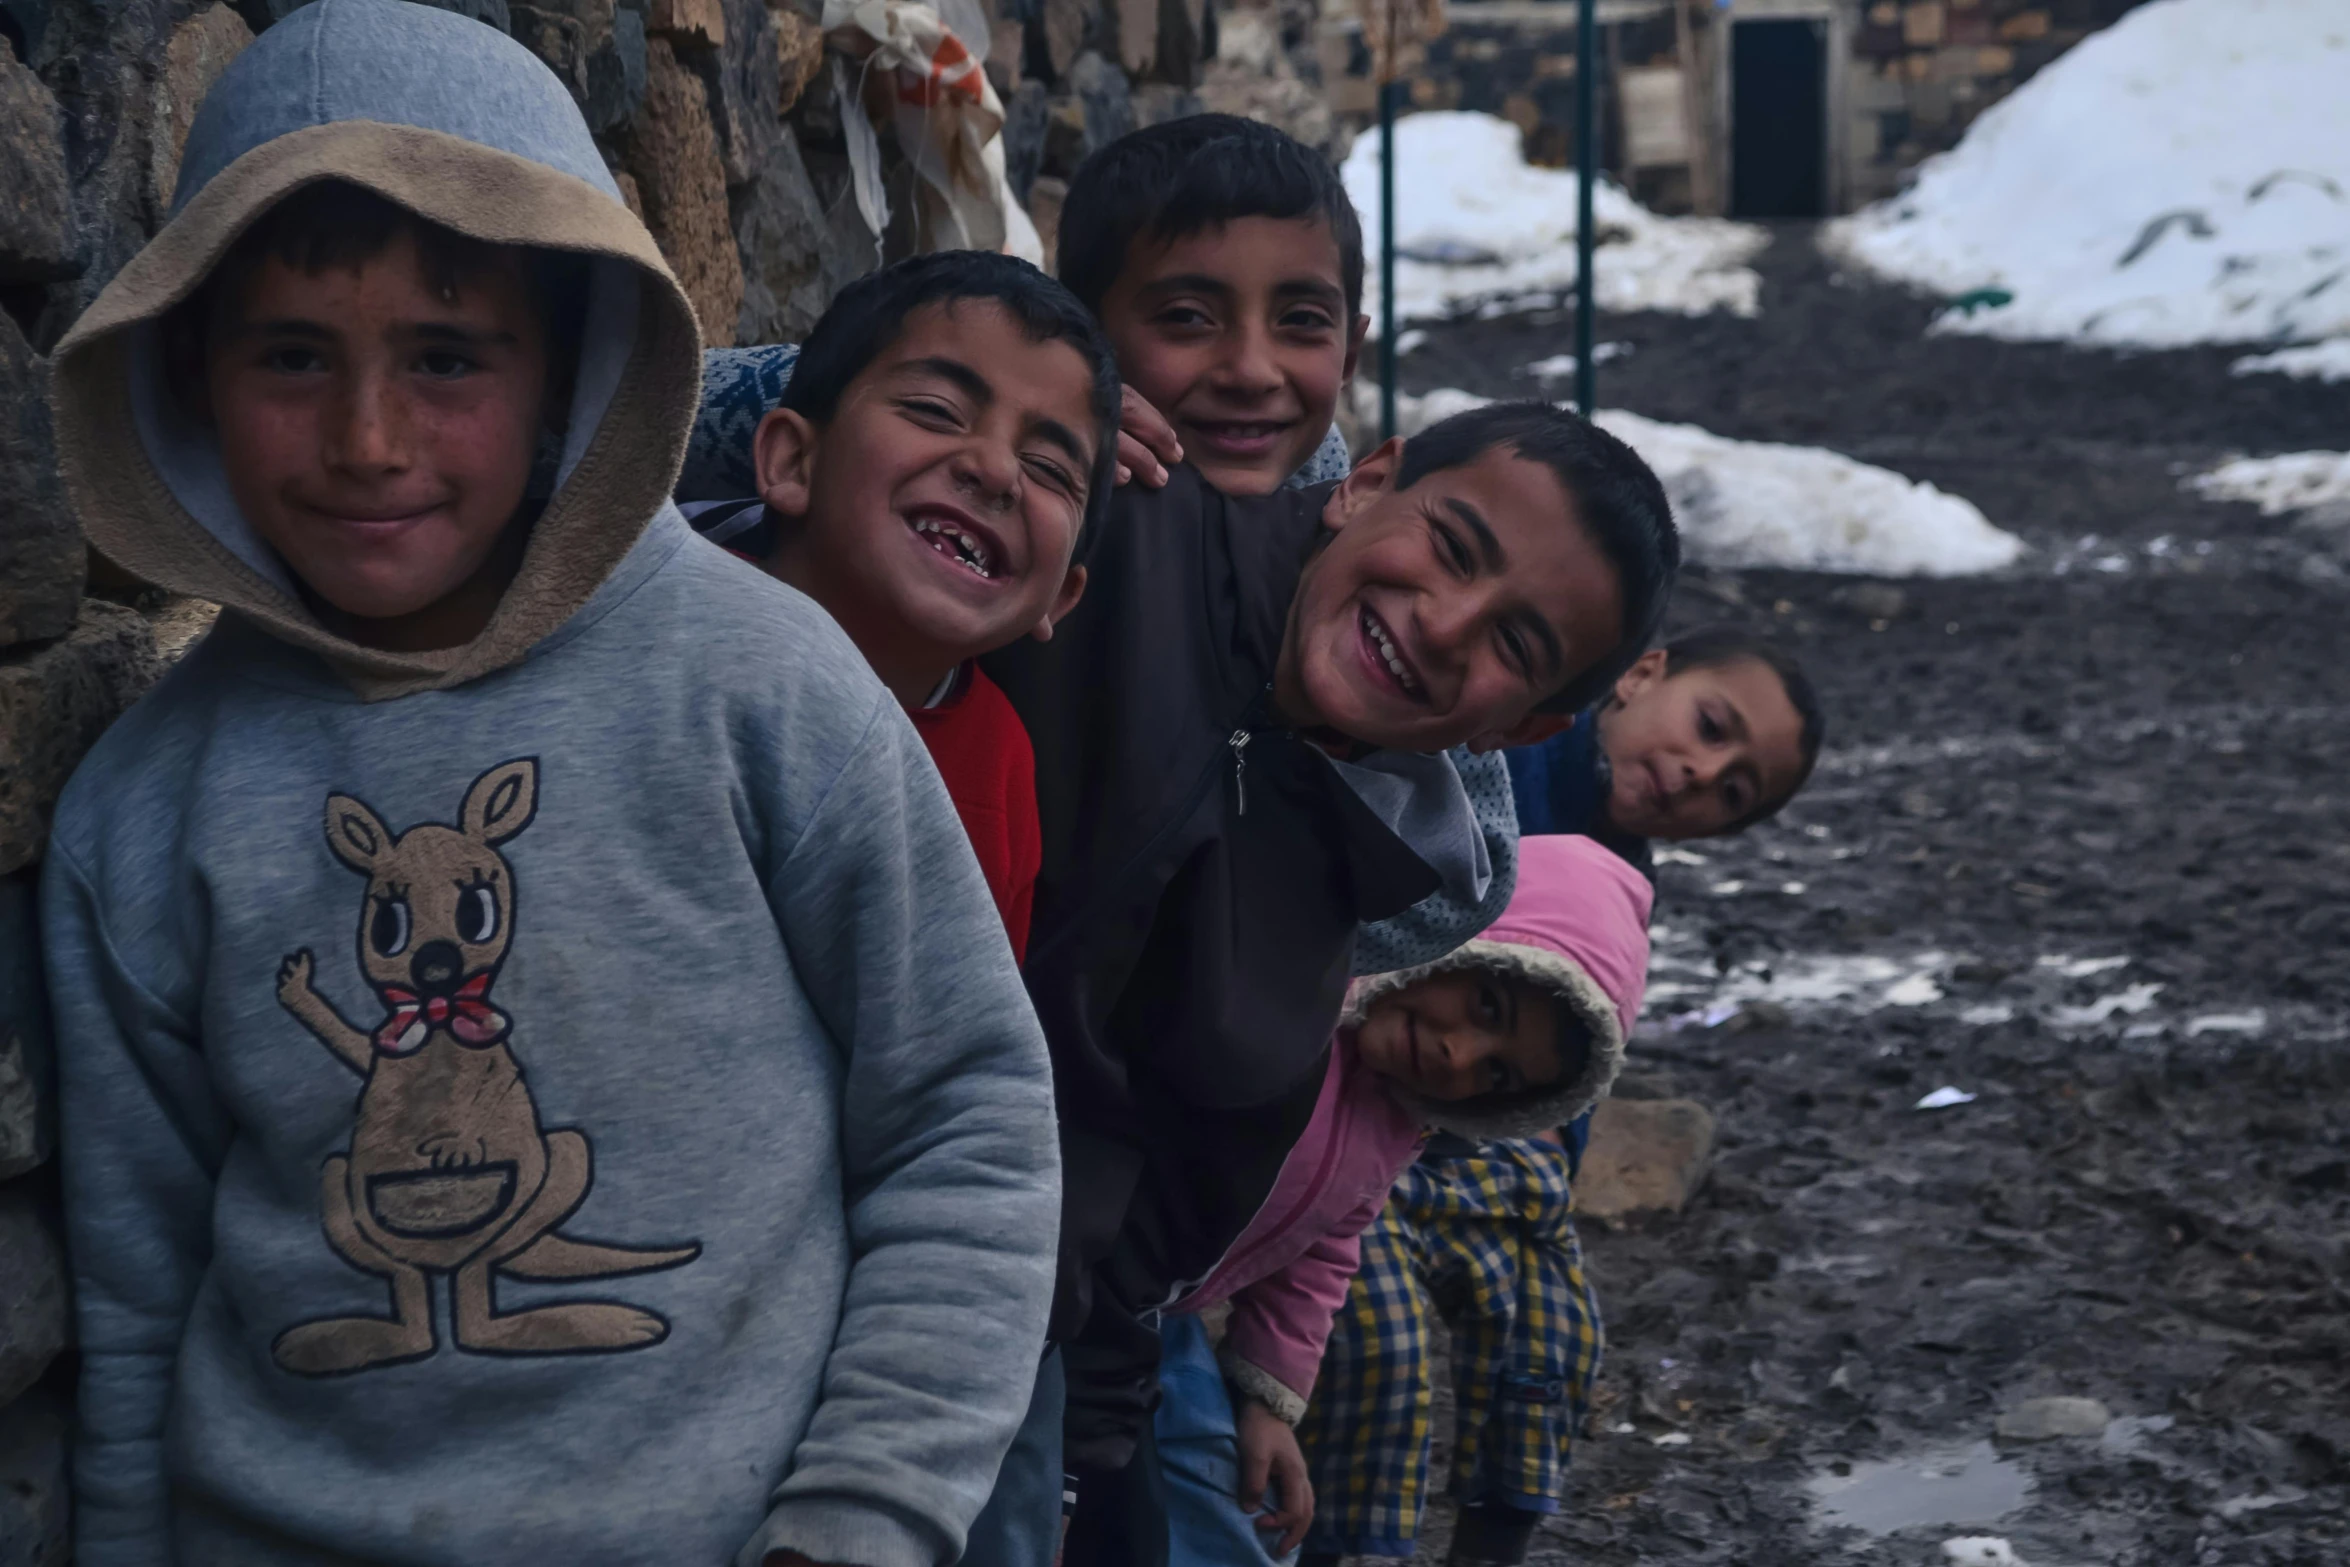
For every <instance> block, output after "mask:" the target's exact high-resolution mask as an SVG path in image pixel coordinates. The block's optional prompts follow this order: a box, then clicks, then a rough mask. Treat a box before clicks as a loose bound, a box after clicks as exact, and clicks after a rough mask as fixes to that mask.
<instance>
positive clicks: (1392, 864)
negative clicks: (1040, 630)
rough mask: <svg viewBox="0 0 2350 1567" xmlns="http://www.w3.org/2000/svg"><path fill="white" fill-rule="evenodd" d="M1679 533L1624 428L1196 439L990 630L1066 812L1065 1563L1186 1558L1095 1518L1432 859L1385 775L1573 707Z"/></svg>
mask: <svg viewBox="0 0 2350 1567" xmlns="http://www.w3.org/2000/svg"><path fill="white" fill-rule="evenodd" d="M1679 557H1680V548H1679V542H1678V538H1677V536H1676V534H1675V532H1674V528H1673V523H1672V516H1671V510H1670V507H1669V505H1668V504H1667V502H1666V500H1665V496H1664V492H1663V489H1662V487H1661V486H1660V485H1659V484H1658V483H1657V481H1656V478H1655V476H1654V475H1653V474H1651V473H1650V472H1649V470H1648V468H1647V467H1646V465H1645V464H1643V463H1642V462H1641V461H1640V459H1639V458H1638V457H1637V456H1635V455H1634V454H1633V453H1632V451H1631V450H1630V449H1629V448H1628V447H1626V446H1624V445H1623V444H1622V443H1621V442H1620V441H1617V440H1615V439H1614V438H1613V437H1611V436H1609V435H1607V434H1606V433H1605V432H1604V431H1601V430H1598V429H1597V428H1595V427H1593V426H1591V425H1590V424H1587V423H1586V422H1584V421H1583V420H1581V419H1578V418H1576V417H1575V416H1573V415H1572V414H1568V413H1565V412H1562V411H1561V410H1559V409H1556V408H1553V407H1550V406H1548V405H1546V404H1539V403H1523V404H1494V405H1490V406H1488V407H1485V408H1480V409H1477V410H1474V411H1473V412H1470V413H1467V414H1463V415H1461V416H1459V417H1458V418H1455V419H1451V420H1447V421H1445V422H1444V423H1442V424H1439V425H1436V426H1434V427H1432V428H1431V429H1429V430H1427V431H1425V432H1423V433H1421V434H1420V435H1418V436H1415V437H1414V438H1413V439H1412V440H1411V441H1409V442H1403V441H1390V442H1389V443H1387V444H1386V445H1385V446H1382V447H1381V448H1380V449H1379V450H1378V451H1376V452H1374V453H1373V454H1371V455H1370V456H1369V457H1367V458H1365V459H1364V461H1363V462H1362V463H1361V464H1359V465H1358V466H1357V467H1356V469H1355V471H1354V472H1353V474H1352V475H1350V476H1349V477H1348V478H1347V479H1346V480H1344V481H1342V482H1341V483H1339V484H1337V485H1336V486H1321V487H1317V488H1314V489H1311V490H1304V491H1283V492H1278V493H1276V494H1273V495H1269V496H1262V497H1253V498H1232V497H1227V496H1224V495H1222V494H1219V493H1218V492H1216V491H1214V490H1212V489H1210V488H1209V487H1207V486H1206V485H1205V484H1203V483H1201V482H1200V480H1199V478H1198V476H1197V475H1196V474H1194V473H1192V472H1191V471H1190V470H1188V469H1180V468H1179V469H1177V470H1176V472H1175V473H1174V475H1173V477H1172V479H1171V481H1170V483H1169V484H1168V486H1167V487H1166V488H1165V489H1164V490H1160V491H1155V492H1151V491H1137V490H1133V489H1128V490H1124V491H1121V492H1119V498H1118V500H1117V501H1116V502H1115V503H1114V509H1113V513H1112V515H1111V517H1110V518H1109V519H1107V521H1106V524H1105V526H1104V527H1103V528H1102V529H1101V530H1100V532H1099V534H1098V536H1097V540H1096V542H1095V544H1094V546H1093V548H1092V550H1091V551H1090V553H1089V555H1088V557H1087V560H1086V567H1087V571H1088V574H1089V576H1088V582H1089V587H1088V592H1087V596H1086V599H1085V601H1084V603H1083V604H1081V605H1080V606H1079V607H1078V609H1077V610H1076V611H1075V612H1074V613H1073V614H1072V615H1071V616H1070V617H1069V618H1068V619H1067V620H1065V621H1064V622H1062V624H1061V627H1060V628H1059V630H1058V632H1057V634H1056V635H1055V638H1054V640H1053V641H1052V642H1051V643H1050V644H1047V645H1034V646H1027V645H1024V646H1019V647H1014V648H1008V649H1005V650H1004V651H1003V652H1001V653H998V654H995V655H992V656H991V657H990V658H988V659H987V660H986V661H985V667H986V668H987V670H988V673H989V674H990V675H991V676H992V677H993V678H994V679H995V680H996V681H997V683H998V684H999V685H1001V686H1002V687H1003V689H1004V691H1005V693H1006V694H1007V695H1008V696H1010V698H1011V699H1012V703H1013V706H1014V707H1015V708H1016V709H1017V710H1018V712H1019V713H1020V716H1021V718H1022V720H1023V721H1024V722H1025V723H1026V725H1027V727H1028V730H1029V734H1030V737H1031V739H1032V740H1033V742H1034V744H1035V748H1036V763H1037V793H1038V806H1039V814H1040V816H1041V818H1042V821H1043V824H1044V837H1045V842H1044V865H1043V872H1042V874H1041V876H1040V877H1039V880H1038V883H1037V892H1036V906H1035V922H1034V926H1033V934H1032V938H1031V944H1030V948H1029V959H1028V969H1027V977H1028V982H1029V992H1030V995H1031V997H1032V998H1033V999H1034V1001H1035V1002H1036V1005H1037V1011H1038V1014H1039V1016H1040V1017H1041V1019H1042V1020H1043V1022H1044V1026H1045V1032H1046V1037H1047V1040H1048V1042H1049V1043H1050V1045H1051V1047H1052V1052H1053V1058H1054V1075H1055V1087H1056V1091H1057V1093H1058V1096H1059V1110H1060V1116H1061V1127H1062V1143H1063V1157H1064V1160H1065V1161H1066V1163H1065V1179H1064V1194H1065V1195H1064V1204H1063V1211H1062V1232H1061V1252H1060V1279H1059V1289H1058V1293H1057V1296H1056V1301H1055V1310H1054V1334H1053V1336H1054V1338H1055V1340H1056V1341H1057V1342H1059V1343H1060V1344H1061V1345H1062V1346H1063V1358H1064V1360H1065V1371H1066V1376H1067V1379H1068V1394H1067V1399H1068V1408H1067V1415H1066V1421H1065V1427H1064V1429H1065V1432H1066V1439H1067V1463H1068V1467H1069V1468H1070V1469H1071V1470H1072V1471H1074V1472H1075V1473H1076V1474H1077V1475H1078V1476H1079V1477H1080V1480H1081V1484H1080V1490H1079V1512H1078V1519H1077V1523H1076V1525H1075V1526H1074V1527H1073V1529H1072V1532H1071V1536H1070V1554H1069V1558H1068V1559H1069V1561H1070V1562H1071V1563H1072V1564H1073V1567H1074V1564H1078V1563H1083V1562H1087V1561H1092V1560H1100V1561H1117V1562H1119V1563H1120V1564H1121V1567H1123V1564H1126V1563H1132V1564H1135V1567H1148V1564H1149V1563H1151V1562H1153V1561H1156V1560H1159V1559H1162V1558H1163V1556H1164V1552H1165V1538H1164V1531H1163V1528H1162V1529H1159V1530H1157V1531H1155V1532H1154V1531H1152V1530H1151V1529H1150V1528H1149V1527H1148V1526H1147V1523H1146V1524H1145V1526H1144V1527H1141V1528H1139V1529H1137V1530H1136V1531H1135V1532H1133V1533H1132V1534H1130V1535H1127V1536H1125V1537H1122V1538H1121V1537H1118V1536H1117V1535H1116V1534H1115V1533H1114V1532H1110V1531H1106V1530H1097V1528H1096V1527H1095V1524H1094V1522H1092V1521H1089V1520H1095V1519H1098V1520H1109V1519H1113V1518H1123V1519H1134V1518H1142V1519H1145V1520H1147V1519H1148V1518H1149V1516H1150V1515H1151V1514H1152V1513H1153V1512H1155V1509H1154V1508H1152V1507H1150V1506H1149V1505H1148V1502H1147V1499H1144V1500H1142V1501H1140V1502H1139V1503H1138V1501H1137V1499H1136V1498H1134V1497H1130V1496H1121V1495H1120V1494H1119V1492H1120V1489H1121V1476H1122V1475H1124V1474H1125V1473H1126V1472H1127V1470H1128V1468H1129V1465H1130V1462H1131V1460H1132V1458H1133V1455H1134V1452H1135V1449H1136V1445H1137V1443H1138V1442H1140V1441H1147V1440H1148V1412H1149V1410H1150V1408H1151V1405H1152V1403H1153V1401H1154V1399H1155V1394H1156V1368H1157V1360H1158V1346H1157V1327H1156V1317H1157V1312H1158V1309H1159V1308H1160V1307H1161V1306H1162V1305H1164V1304H1165V1303H1166V1302H1167V1301H1168V1300H1169V1299H1170V1298H1172V1297H1173V1296H1174V1295H1176V1294H1178V1293H1180V1291H1181V1290H1182V1289H1183V1288H1184V1287H1186V1285H1188V1284H1189V1283H1192V1282H1196V1281H1197V1280H1198V1279H1200V1278H1201V1277H1203V1276H1204V1275H1205V1274H1206V1273H1207V1272H1208V1271H1209V1269H1210V1268H1211V1267H1213V1265H1214V1264H1215V1262H1216V1260H1217V1259H1218V1258H1219V1257H1220V1256H1221V1255H1222V1254H1223V1251H1224V1249H1225V1247H1227V1246H1228V1245H1229V1244H1230V1243H1231V1242H1232V1240H1233V1238H1234V1237H1235V1236H1237V1235H1238V1234H1239V1233H1240V1231H1241V1229H1242V1228H1243V1227H1244V1226H1245V1225H1246V1224H1247V1223H1248V1220H1249V1219H1250V1218H1251V1217H1252V1216H1253V1214H1254V1213H1255V1211H1256V1209H1257V1207H1258V1205H1259V1204H1260V1203H1261V1202H1262V1201H1263V1199H1264V1196H1265V1194H1266V1192H1267V1191H1268V1190H1269V1189H1270V1187H1271V1185H1272V1182H1273V1178H1274V1176H1275V1175H1276V1174H1277V1173H1278V1172H1279V1170H1280V1166H1281V1162H1282V1159H1283V1158H1284V1157H1285V1155H1286V1154H1287V1153H1288V1150H1289V1148H1290V1146H1291V1144H1292V1143H1294V1142H1295V1140H1296V1138H1297V1135H1298V1133H1299V1131H1300V1130H1301V1129H1302V1128H1303V1126H1304V1125H1305V1122H1306V1120H1307V1118H1308V1116H1309V1114H1310V1113H1311V1110H1312V1107H1313V1100H1314V1096H1315V1092H1316V1090H1317V1089H1318V1087H1319V1085H1320V1081H1321V1073H1320V1071H1319V1066H1320V1062H1321V1057H1322V1052H1323V1050H1324V1049H1325V1047H1326V1046H1327V1043H1328V1039H1329V1034H1330V1029H1331V1027H1332V1024H1333V1023H1334V1021H1335V1020H1336V1018H1337V1016H1338V1011H1339V1004H1340V1001H1341V998H1342V996H1343V994H1344V990H1345V986H1346V981H1347V977H1348V972H1349V967H1350V963H1351V959H1352V956H1353V945H1354V938H1355V932H1356V929H1357V927H1358V926H1359V925H1361V924H1362V923H1363V922H1365V921H1367V920H1376V919H1379V918H1382V917H1384V916H1387V915H1390V914H1394V913H1396V912H1398V911H1400V910H1402V909H1404V908H1407V907H1409V906H1410V905H1411V904H1413V903H1414V902H1416V901H1418V900H1419V899H1420V898H1421V897H1423V896H1425V895H1426V894H1427V892H1428V891H1429V890H1430V889H1431V888H1432V886H1433V884H1434V876H1433V873H1432V872H1431V871H1430V870H1429V868H1428V866H1427V865H1426V863H1425V862H1423V861H1422V860H1421V859H1420V858H1419V857H1418V856H1417V855H1416V854H1414V853H1413V852H1412V850H1411V849H1410V848H1409V847H1408V846H1407V845H1406V842H1405V838H1406V837H1408V836H1409V835H1410V827H1411V824H1409V823H1404V822H1390V821H1388V820H1385V819H1383V818H1382V816H1381V813H1380V811H1379V809H1378V808H1377V806H1376V805H1375V804H1374V803H1372V802H1376V801H1378V800H1379V799H1381V798H1382V790H1381V789H1380V787H1379V780H1378V779H1377V778H1376V777H1375V776H1374V777H1369V778H1366V777H1365V776H1364V775H1365V774H1371V775H1375V774H1377V773H1378V771H1379V769H1380V765H1381V761H1382V754H1383V753H1395V752H1418V753H1431V752H1437V751H1441V750H1444V749H1446V748H1448V747H1451V746H1455V745H1461V744H1467V745H1470V746H1471V747H1473V748H1474V749H1477V750H1480V751H1484V750H1492V749H1495V748H1498V747H1501V746H1506V745H1517V744H1528V743H1531V742H1534V741H1537V740H1540V739H1543V738H1546V737H1547V736H1549V735H1551V734H1555V733H1557V732H1558V731H1559V730H1561V729H1563V728H1564V727H1565V726H1566V725H1567V724H1568V723H1570V722H1571V721H1572V719H1573V715H1574V714H1575V713H1576V712H1577V711H1578V710H1579V709H1580V708H1582V707H1583V706H1584V705H1586V704H1587V703H1588V702H1589V701H1591V700H1592V699H1593V698H1594V697H1596V696H1597V695H1598V694H1599V693H1600V692H1602V691H1604V690H1606V689H1607V687H1608V685H1609V684H1610V683H1611V682H1612V681H1613V680H1614V679H1615V677H1616V676H1617V675H1618V674H1620V673H1621V672H1622V671H1623V670H1624V669H1625V668H1626V667H1627V666H1628V665H1629V664H1630V663H1631V661H1632V659H1633V657H1634V656H1635V655H1637V654H1638V652H1639V651H1640V650H1641V648H1643V647H1644V646H1645V645H1646V643H1647V641H1648V639H1649V636H1650V635H1651V633H1652V632H1653V631H1654V630H1655V627H1656V624H1657V622H1658V620H1659V619H1660V617H1661V615H1662V612H1663V608H1664V604H1665V600H1666V597H1667V594H1668V593H1669V591H1670V587H1671V583H1672V579H1673V576H1674V574H1675V572H1676V571H1677V569H1678V566H1679ZM1349 770H1351V771H1352V772H1353V773H1354V774H1355V781H1354V782H1351V783H1350V781H1349V780H1348V779H1347V778H1346V777H1344V776H1342V771H1349ZM1396 797H1397V799H1398V800H1399V802H1400V801H1401V800H1402V799H1403V796H1402V794H1401V793H1400V792H1399V793H1398V794H1397V796H1396ZM1399 808H1400V806H1399ZM1399 826H1400V827H1402V828H1403V829H1404V833H1403V835H1400V836H1399V833H1398V830H1397V829H1398V827H1399ZM1056 1369H1058V1368H1048V1378H1049V1377H1050V1376H1051V1375H1053V1374H1054V1372H1055V1370H1056ZM1015 1461H1018V1457H1017V1454H1016V1457H1015ZM1150 1469H1151V1466H1148V1465H1143V1466H1137V1467H1136V1469H1135V1471H1134V1472H1135V1473H1136V1474H1137V1475H1138V1476H1141V1475H1146V1474H1147V1473H1149V1471H1150ZM1007 1478H1009V1476H1007Z"/></svg>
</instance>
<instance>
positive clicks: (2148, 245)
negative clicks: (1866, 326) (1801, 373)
mask: <svg viewBox="0 0 2350 1567" xmlns="http://www.w3.org/2000/svg"><path fill="white" fill-rule="evenodd" d="M2345 81H2350V26H2345V25H2344V18H2343V8H2342V6H2341V4H2340V3H2339V0H2165V3H2163V4H2160V5H2146V6H2140V7H2138V8H2137V9H2136V10H2134V11H2132V12H2130V13H2129V14H2128V15H2126V16H2124V17H2123V18H2122V19H2121V20H2120V21H2118V22H2116V23H2115V24H2114V25H2113V26H2111V27H2108V28H2106V29H2105V30H2103V31H2102V32H2097V33H2092V34H2090V35H2089V37H2088V38H2087V39H2085V40H2083V41H2082V42H2081V43H2080V44H2079V45H2077V46H2076V47H2074V48H2073V49H2071V50H2070V51H2068V52H2067V53H2065V54H2064V55H2062V56H2061V57H2059V58H2058V59H2057V60H2056V61H2055V62H2054V63H2053V64H2051V65H2049V66H2047V67H2046V68H2045V69H2043V70H2042V71H2040V72H2039V74H2037V75H2036V76H2034V77H2033V78H2032V79H2031V80H2030V81H2028V82H2026V83H2025V84H2024V85H2023V86H2022V87H2020V88H2018V89H2016V91H2015V92H2013V93H2011V94H2010V95H2009V96H2008V97H2006V98H2004V99H2002V100H2001V101H2000V102H1999V103H1997V104H1994V105H1993V106H1992V107H1991V108H1990V109H1988V110H1986V111H1985V112H1984V113H1983V114H1982V115H1981V116H1980V117H1979V118H1977V119H1976V120H1975V122H1974V123H1973V124H1972V125H1971V126H1969V127H1968V128H1967V133H1966V135H1965V137H1964V138H1963V139H1962V140H1961V141H1960V142H1959V144H1958V146H1957V147H1956V148H1954V149H1953V150H1951V151H1950V152H1947V153H1944V154H1943V155H1941V156H1940V157H1937V158H1933V159H1930V160H1928V161H1927V162H1926V163H1925V164H1924V165H1922V166H1921V167H1920V169H1919V171H1918V177H1917V183H1916V184H1915V185H1914V186H1912V187H1911V188H1910V189H1909V190H1908V191H1906V192H1904V193H1902V194H1901V195H1898V196H1894V197H1890V198H1888V199H1887V200H1885V201H1881V202H1879V203H1877V204H1876V205H1875V206H1872V207H1869V208H1867V209H1866V210H1864V211H1862V212H1860V213H1857V214H1855V215H1854V216H1853V217H1851V218H1848V219H1845V220H1843V221H1842V222H1839V223H1836V224H1833V225H1831V226H1830V228H1829V230H1828V231H1827V233H1826V235H1825V237H1824V240H1823V243H1825V244H1826V245H1827V246H1828V248H1829V249H1830V250H1831V251H1832V252H1834V253H1836V254H1839V255H1841V256H1843V257H1845V258H1847V259H1849V260H1852V261H1854V262H1857V263H1858V264H1860V265H1862V266H1864V267H1867V268H1869V269H1871V270H1874V271H1876V272H1878V273H1881V274H1883V275H1885V276H1887V277H1890V278H1894V279H1898V280H1902V281H1906V282H1909V283H1912V284H1915V285H1917V286H1920V287H1923V288H1927V289H1931V290H1934V291H1935V292H1937V293H1940V294H1942V295H1943V296H1945V297H1947V298H1958V297H1962V296H1964V295H1966V294H1969V293H1971V292H1976V291H1980V290H1988V289H1997V290H2001V291H2004V292H2006V293H2007V294H2009V295H2011V296H2012V298H2011V300H2010V301H2009V302H2008V303H2005V304H1997V303H1993V302H1988V301H1986V302H1983V303H1982V305H1981V306H1980V308H1976V309H1973V310H1972V311H1962V310H1959V309H1953V310H1951V311H1948V312H1945V314H1944V315H1943V316H1942V317H1941V319H1940V320H1939V321H1938V322H1937V323H1936V327H1937V329H1938V330H1943V331H1952V332H1970V333H1981V334H1984V335H1986V336H1991V337H2004V338H2036V339H2057V340H2066V341H2074V342H2083V343H2103V344H2113V345H2117V346H2121V345H2130V346H2141V347H2152V348H2167V347H2177V346H2181V345H2185V344H2191V343H2294V342H2309V341H2312V340H2316V339H2323V338H2330V337H2337V336H2342V335H2345V334H2350V289H2345V288H2343V287H2340V286H2339V280H2340V279H2341V276H2342V270H2343V266H2344V263H2345V260H2346V259H2350V92H2345V91H2343V90H2342V84H2343V82H2345Z"/></svg>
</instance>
